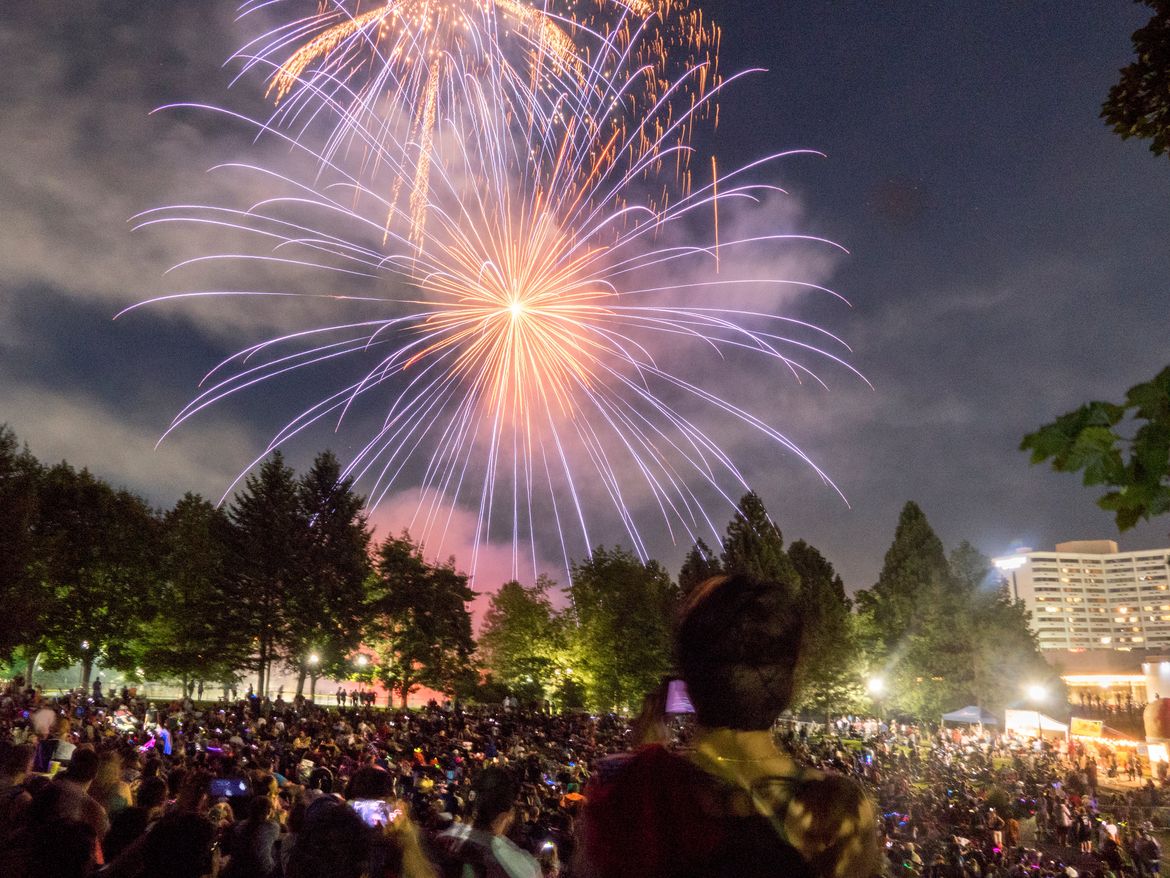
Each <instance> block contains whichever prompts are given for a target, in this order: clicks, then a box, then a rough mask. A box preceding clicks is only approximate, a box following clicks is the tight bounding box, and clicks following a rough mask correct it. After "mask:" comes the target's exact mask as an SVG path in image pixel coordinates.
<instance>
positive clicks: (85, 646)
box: [81, 640, 89, 649]
mask: <svg viewBox="0 0 1170 878" xmlns="http://www.w3.org/2000/svg"><path fill="white" fill-rule="evenodd" d="M81 648H82V649H89V641H88V640H83V641H81Z"/></svg>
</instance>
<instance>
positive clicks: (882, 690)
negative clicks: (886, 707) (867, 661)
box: [865, 677, 886, 723]
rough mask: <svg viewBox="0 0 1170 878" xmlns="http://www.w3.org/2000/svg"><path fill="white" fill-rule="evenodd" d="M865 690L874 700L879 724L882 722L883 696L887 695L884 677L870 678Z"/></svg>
mask: <svg viewBox="0 0 1170 878" xmlns="http://www.w3.org/2000/svg"><path fill="white" fill-rule="evenodd" d="M865 690H866V691H867V692H868V693H869V697H870V698H871V699H873V703H874V705H875V706H876V707H877V715H878V722H879V723H880V722H881V720H882V696H883V695H885V694H886V681H885V678H884V677H870V678H869V679H868V680H866V682H865Z"/></svg>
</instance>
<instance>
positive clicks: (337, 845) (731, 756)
mask: <svg viewBox="0 0 1170 878" xmlns="http://www.w3.org/2000/svg"><path fill="white" fill-rule="evenodd" d="M779 594H780V592H779V591H778V590H777V589H775V588H772V587H770V586H769V585H768V584H767V583H759V582H756V581H754V580H750V579H747V578H745V577H731V578H726V577H724V578H721V579H717V580H712V581H711V582H710V583H708V584H706V585H704V586H702V587H700V588H699V589H698V590H697V591H696V593H695V594H694V595H693V596H692V598H691V600H690V603H689V604H688V608H687V610H686V611H685V613H684V616H683V619H682V621H681V622H680V624H679V627H678V633H677V636H676V661H677V664H678V668H679V672H680V674H681V677H682V679H683V680H684V681H685V684H686V687H687V694H688V695H689V698H690V700H691V701H692V702H693V705H694V711H695V713H694V715H693V716H691V717H690V718H689V719H679V718H677V717H675V718H674V719H671V718H670V715H669V714H670V711H668V709H667V707H668V702H669V697H670V694H669V689H668V687H667V686H665V685H664V687H663V688H662V690H661V691H659V692H657V693H655V694H654V695H653V696H652V697H650V698H649V699H648V700H647V705H646V709H645V710H644V711H643V714H642V716H640V717H638V718H637V719H636V720H635V721H634V722H632V723H631V722H627V721H625V720H623V719H622V718H619V717H616V716H611V715H601V716H596V715H588V714H583V713H581V714H564V715H554V714H552V713H549V712H547V711H545V710H522V709H520V708H519V707H518V706H517V705H516V704H515V703H514V702H510V703H509V704H507V705H506V706H496V707H466V708H465V707H463V706H460V705H458V704H455V705H450V704H446V705H442V706H440V705H437V704H434V703H432V704H431V705H429V706H428V707H427V708H425V709H423V710H418V711H405V710H403V711H395V710H392V709H389V708H375V707H373V706H371V705H370V704H369V703H367V702H366V701H365V700H364V699H357V700H356V701H357V703H356V704H353V705H348V706H341V705H339V706H337V707H330V708H324V707H320V706H316V705H313V704H311V703H307V702H305V701H304V700H302V699H295V700H293V701H292V702H285V700H284V699H283V697H282V695H283V693H278V695H277V697H275V698H272V699H269V698H261V697H259V696H258V695H257V694H256V693H254V692H251V691H249V692H248V693H247V694H246V695H245V697H244V698H242V699H240V700H233V699H230V698H228V699H222V700H220V701H219V702H216V703H210V702H202V701H200V702H196V701H193V700H192V699H191V698H190V697H187V698H184V699H182V700H178V701H174V702H170V703H152V702H149V701H147V700H145V699H143V698H139V697H137V696H135V695H134V693H131V692H122V693H120V694H111V695H110V696H109V697H104V696H103V694H102V692H101V690H100V688H98V689H96V690H94V691H93V692H89V691H85V692H77V693H72V694H66V695H63V696H61V697H58V698H47V697H45V696H44V695H43V694H41V693H40V692H38V691H37V690H35V689H31V688H27V687H24V686H23V685H22V681H20V680H14V681H12V682H11V683H9V684H8V685H7V686H6V688H4V690H3V693H2V694H0V875H3V876H12V878H33V876H35V878H54V876H61V878H88V876H92V875H102V876H109V878H123V876H126V878H138V876H150V878H172V876H173V878H207V876H213V878H218V876H223V878H324V876H338V878H395V876H401V878H455V876H458V878H546V876H554V875H562V876H579V878H618V876H622V878H626V876H630V878H643V876H644V878H657V876H661V878H699V876H733V875H734V876H748V878H753V876H761V878H762V876H765V875H784V876H824V878H830V876H832V878H870V876H874V875H878V874H887V875H894V876H906V878H910V876H924V878H967V876H970V878H1001V876H1011V878H1022V876H1025V875H1027V876H1034V878H1062V876H1063V878H1073V876H1083V878H1088V876H1099V878H1109V876H1115V878H1120V876H1122V875H1134V876H1138V878H1151V876H1155V875H1158V874H1159V870H1160V855H1161V852H1160V846H1159V842H1158V840H1157V833H1156V832H1155V831H1154V830H1155V828H1160V826H1161V824H1162V823H1163V822H1164V821H1161V820H1159V814H1160V813H1161V812H1160V804H1161V802H1160V798H1159V797H1160V791H1159V790H1158V788H1157V786H1156V785H1155V784H1154V783H1153V781H1152V780H1147V781H1146V786H1145V787H1144V788H1143V789H1139V790H1133V791H1128V792H1119V791H1112V792H1111V791H1108V790H1106V789H1104V788H1103V786H1102V783H1101V781H1102V780H1103V778H1102V777H1100V776H1099V774H1098V763H1097V760H1096V759H1095V758H1094V754H1093V753H1090V752H1086V751H1085V750H1084V749H1083V748H1078V747H1075V746H1074V747H1072V748H1070V749H1065V750H1058V749H1056V748H1055V747H1053V746H1051V745H1043V746H1042V745H1040V744H1039V743H1036V742H1012V741H1010V740H1009V739H1007V738H997V737H992V736H990V735H971V736H967V735H963V736H959V735H958V734H957V733H954V732H952V731H950V730H942V729H933V730H926V729H920V728H917V727H910V726H887V725H884V724H879V723H877V722H876V721H872V720H871V721H869V722H867V723H859V724H853V725H851V724H850V723H848V722H844V721H843V722H842V723H840V724H838V725H837V726H835V727H831V728H828V729H825V728H823V727H813V726H811V725H808V724H799V723H786V722H784V721H780V722H779V723H778V722H777V717H778V716H780V715H781V713H782V711H784V709H785V708H786V707H787V706H788V705H789V703H790V701H791V698H792V694H793V692H792V689H793V675H792V673H791V668H792V667H794V666H795V664H796V661H797V659H798V658H799V649H800V646H799V644H800V641H801V638H800V625H801V622H800V618H799V615H798V614H797V613H795V612H794V611H792V610H791V609H789V608H787V607H786V606H785V605H784V603H783V602H782V601H780V600H779V598H778V597H777V595H779ZM347 700H348V699H347ZM1098 755H1100V756H1101V759H1102V762H1103V764H1106V765H1108V766H1109V767H1108V768H1107V769H1106V770H1104V771H1102V774H1104V775H1105V778H1104V779H1105V780H1107V779H1108V778H1109V776H1110V775H1111V774H1116V772H1117V769H1118V766H1119V765H1120V766H1123V767H1124V766H1127V765H1128V763H1127V762H1126V761H1125V760H1124V759H1123V760H1122V761H1121V762H1116V763H1115V762H1112V761H1110V760H1109V754H1106V753H1102V754H1098Z"/></svg>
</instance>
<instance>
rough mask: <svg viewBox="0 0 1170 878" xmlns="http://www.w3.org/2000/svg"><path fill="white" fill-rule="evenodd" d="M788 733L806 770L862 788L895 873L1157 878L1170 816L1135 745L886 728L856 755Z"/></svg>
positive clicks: (834, 741) (838, 743)
mask: <svg viewBox="0 0 1170 878" xmlns="http://www.w3.org/2000/svg"><path fill="white" fill-rule="evenodd" d="M841 731H842V730H840V729H839V730H838V733H840V732H841ZM859 731H860V730H859V729H853V730H849V731H845V732H844V733H845V734H846V735H848V734H850V733H854V732H859ZM783 737H784V740H785V743H786V745H787V746H788V747H789V748H790V749H791V750H792V751H793V752H794V753H795V754H796V755H797V758H798V759H800V760H801V761H802V762H804V763H805V764H809V765H816V766H820V767H822V768H824V769H825V770H830V771H837V772H841V773H845V774H849V775H852V776H853V777H855V778H857V779H858V780H859V781H860V782H862V783H863V784H864V786H865V787H866V788H867V790H868V791H869V793H870V795H871V797H872V798H873V800H874V801H875V803H876V804H877V805H878V807H879V811H880V818H879V834H880V836H881V843H882V845H881V846H882V849H883V850H884V851H885V854H886V859H887V864H886V867H887V872H888V873H889V874H891V875H906V876H910V875H927V876H932V878H935V876H948V878H949V876H989V878H990V876H1024V875H1031V876H1041V878H1047V876H1074V875H1079V876H1082V878H1085V876H1100V878H1108V876H1121V875H1135V876H1141V878H1150V876H1157V875H1158V874H1159V871H1160V868H1161V862H1160V861H1161V843H1160V841H1159V840H1158V834H1159V831H1161V830H1165V829H1166V828H1167V824H1168V822H1170V821H1168V818H1170V812H1168V811H1167V809H1165V808H1164V807H1163V792H1162V789H1161V786H1160V785H1159V784H1157V783H1155V780H1154V778H1153V777H1150V776H1149V774H1150V770H1149V766H1146V765H1143V764H1142V762H1141V760H1140V759H1139V758H1138V756H1137V753H1136V751H1135V750H1133V749H1120V748H1111V747H1108V746H1107V745H1098V744H1091V743H1090V744H1084V743H1078V742H1077V741H1076V740H1073V741H1071V742H1070V741H1051V740H1050V741H1046V742H1040V741H1037V740H1034V739H1032V740H1026V739H1022V738H1018V737H1012V736H1007V735H997V734H992V733H991V732H989V731H982V730H981V731H980V732H979V733H978V734H976V733H974V732H972V733H970V734H968V733H966V732H964V733H960V732H959V731H958V730H956V729H953V728H952V729H937V730H935V732H934V734H933V735H931V736H929V737H927V738H925V739H923V738H922V737H921V736H920V734H919V730H918V729H917V728H913V727H905V726H901V727H899V726H891V727H887V726H884V725H883V726H881V728H880V730H879V731H877V732H876V733H871V734H870V735H868V736H865V735H862V738H863V743H862V745H861V746H859V747H857V748H850V747H847V746H845V745H843V744H842V739H841V737H840V736H839V734H838V735H837V736H834V737H831V738H830V737H825V736H820V735H809V734H807V733H804V732H801V731H799V730H798V729H796V728H795V727H794V728H790V729H788V730H786V731H785V732H784V733H783ZM1157 768H1158V767H1157V766H1155V767H1154V772H1153V773H1154V774H1155V775H1156V774H1157V773H1158V772H1157ZM1143 774H1145V775H1146V776H1145V779H1144V785H1140V786H1136V787H1135V786H1126V785H1119V784H1118V783H1117V781H1118V780H1119V779H1120V778H1126V779H1128V780H1130V781H1137V782H1139V783H1140V782H1141V781H1142V778H1143Z"/></svg>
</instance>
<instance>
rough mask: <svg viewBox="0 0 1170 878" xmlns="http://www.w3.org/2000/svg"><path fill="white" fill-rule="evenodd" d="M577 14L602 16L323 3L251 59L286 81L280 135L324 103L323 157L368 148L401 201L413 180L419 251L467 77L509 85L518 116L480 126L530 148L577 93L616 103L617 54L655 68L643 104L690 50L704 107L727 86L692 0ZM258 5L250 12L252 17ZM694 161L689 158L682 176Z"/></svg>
mask: <svg viewBox="0 0 1170 878" xmlns="http://www.w3.org/2000/svg"><path fill="white" fill-rule="evenodd" d="M263 5H265V6H266V5H268V4H263ZM577 5H578V6H580V7H582V8H584V9H586V10H588V7H589V6H590V5H595V6H596V9H594V10H593V11H592V14H589V15H584V14H578V15H576V16H573V15H564V16H558V15H555V14H553V13H552V12H550V11H549V10H548V9H547V8H538V7H537V6H534V5H531V3H529V2H525V0H386V2H385V3H384V4H380V5H377V6H375V7H374V8H372V9H366V10H365V11H364V12H361V11H358V9H353V10H351V9H350V8H349V7H348V6H347V4H346V3H345V2H342V0H321V3H320V6H319V7H318V10H317V13H316V14H315V15H312V16H309V17H307V18H303V19H298V20H296V21H294V22H292V23H289V24H285V25H283V26H281V27H278V28H277V29H275V30H273V31H270V32H268V33H266V34H264V35H263V36H261V37H259V38H258V39H256V40H253V41H252V42H251V43H250V44H249V45H248V46H247V47H245V49H244V50H242V51H241V53H240V57H241V58H243V59H245V61H246V64H245V70H249V69H251V68H252V67H255V66H257V65H260V66H262V67H263V68H265V69H271V70H272V71H273V72H272V73H271V75H270V78H269V83H268V90H267V94H268V95H269V96H270V97H272V98H273V99H274V100H275V101H276V103H277V106H278V112H277V113H276V115H275V116H274V117H273V119H272V120H270V121H271V122H272V123H273V124H276V125H285V126H295V125H298V124H302V125H304V124H307V123H305V122H303V119H304V118H305V117H307V119H308V120H313V119H315V118H316V117H317V111H318V110H319V109H320V107H321V106H322V104H332V109H334V110H335V111H336V113H335V118H336V124H335V125H334V128H333V131H332V134H331V136H330V138H329V141H328V144H327V146H326V148H325V149H324V150H323V155H324V156H326V157H333V156H334V155H336V153H337V152H338V151H339V150H340V149H341V148H342V147H343V146H346V145H351V146H357V147H358V148H359V149H360V151H361V152H362V154H363V156H364V157H365V158H366V160H368V161H369V162H370V166H371V173H372V174H373V173H376V171H377V170H378V166H379V164H380V163H381V162H384V161H386V160H387V159H389V161H388V164H389V165H390V169H391V172H392V174H393V175H394V177H395V179H394V182H393V183H392V185H391V187H390V188H391V192H392V198H391V203H392V204H393V203H395V202H396V201H397V197H398V194H399V193H400V191H401V189H402V188H403V185H404V184H405V183H406V182H407V179H406V177H405V175H407V174H410V175H411V179H410V185H411V186H412V189H413V194H412V196H411V206H410V210H409V211H408V215H409V219H410V222H409V229H410V238H411V240H412V242H413V243H415V244H416V245H419V244H421V242H422V238H423V224H424V223H425V220H426V215H427V207H426V202H427V199H428V197H429V194H430V184H429V178H430V169H431V165H432V163H433V160H434V150H435V148H436V138H435V131H436V125H437V123H438V121H439V120H440V119H443V118H460V117H462V116H465V115H466V114H467V113H468V112H476V111H477V107H476V105H475V103H474V102H472V101H468V100H466V89H465V88H464V87H463V83H462V82H461V80H464V79H467V78H483V77H485V76H494V77H497V78H498V79H499V80H500V83H501V85H502V86H503V87H502V88H501V96H502V97H503V98H504V99H505V100H506V102H507V104H508V111H509V112H508V114H507V116H508V117H509V118H504V119H501V118H496V117H493V118H491V119H489V120H482V119H481V120H478V124H488V125H493V126H497V127H498V126H500V125H508V124H512V125H517V126H523V127H524V139H525V140H531V138H532V134H533V132H534V131H541V132H544V133H545V134H549V133H550V132H552V131H553V129H554V128H555V122H556V121H557V120H558V119H562V118H563V117H564V107H563V103H564V100H565V96H566V95H569V96H577V95H581V94H584V93H588V92H594V93H595V96H596V93H598V92H604V90H605V89H606V88H607V87H608V86H609V85H610V82H611V80H610V78H609V77H607V76H606V75H605V71H603V70H598V69H596V64H597V63H598V62H599V61H601V63H605V60H606V59H607V57H608V60H609V61H613V60H617V61H619V63H622V64H623V65H624V66H626V67H629V68H631V69H638V68H642V70H643V72H642V74H641V75H640V76H639V81H640V84H641V86H642V87H641V88H640V89H638V90H636V91H634V90H631V91H629V92H627V94H626V95H625V98H626V99H628V100H629V101H631V102H634V101H635V100H637V99H638V98H639V97H641V96H642V95H643V94H644V95H645V97H646V99H647V100H649V101H650V102H656V101H657V100H658V99H659V97H660V96H661V94H662V92H664V91H666V90H668V89H669V87H670V77H671V74H672V73H673V72H674V71H673V68H672V65H671V59H672V57H673V55H674V54H675V53H677V51H678V49H679V48H680V47H684V46H685V47H686V51H687V53H688V54H689V56H690V58H691V60H692V62H693V63H695V64H698V65H700V69H701V74H700V76H699V77H695V78H688V84H689V85H690V86H692V87H693V89H694V92H693V93H692V94H690V95H689V98H690V100H691V101H692V104H693V103H695V102H701V99H702V98H703V96H704V94H705V93H706V91H707V89H709V88H710V87H711V86H712V85H713V84H715V83H716V82H717V80H718V77H717V75H715V74H714V71H715V70H716V69H717V64H716V60H715V57H714V51H715V47H716V46H717V45H718V41H719V32H718V29H717V28H714V27H713V26H711V25H710V24H709V23H705V22H704V21H703V19H702V16H701V15H699V14H697V13H695V12H694V11H693V10H691V9H690V6H689V0H586V2H584V3H578V4H577ZM253 8H256V7H254V6H251V5H246V6H245V7H244V11H245V14H247V13H248V12H249V11H250V10H252V9H253ZM574 35H576V37H577V38H576V39H575V38H574ZM294 45H295V46H296V48H295V49H293V50H292V51H291V53H290V47H291V46H294ZM598 45H602V46H610V45H613V46H620V47H621V48H622V50H623V52H624V53H625V57H622V58H618V59H614V58H613V57H612V55H608V54H607V52H606V51H605V50H603V51H602V52H600V53H598V52H596V51H595V49H596V48H597V46H598ZM683 69H686V68H685V67H684V68H683ZM578 100H579V98H578ZM578 107H579V108H580V107H581V104H578ZM577 115H580V113H577ZM406 120H409V123H407V122H406ZM618 122H619V124H620V123H622V122H624V119H619V120H618ZM301 130H302V131H303V130H304V129H303V128H302V129H301ZM690 133H691V129H690V128H689V127H688V128H685V129H680V130H679V131H678V132H677V134H678V136H679V137H680V138H683V137H687V136H689V135H690ZM650 142H652V141H646V142H644V143H643V144H642V145H641V146H642V148H645V147H646V146H647V145H648V144H649V143H650ZM685 157H686V154H685V153H680V154H679V159H680V164H679V167H678V168H676V172H677V173H679V174H680V175H681V174H682V172H683V170H684V168H683V167H682V160H683V159H685ZM404 159H409V160H408V161H404Z"/></svg>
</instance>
